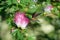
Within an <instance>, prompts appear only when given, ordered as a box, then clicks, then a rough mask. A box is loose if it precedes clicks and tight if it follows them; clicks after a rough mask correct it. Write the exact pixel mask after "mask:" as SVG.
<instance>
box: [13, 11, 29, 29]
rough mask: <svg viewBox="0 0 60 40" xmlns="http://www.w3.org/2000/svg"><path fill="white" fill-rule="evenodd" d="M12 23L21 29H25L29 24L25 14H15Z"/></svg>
mask: <svg viewBox="0 0 60 40" xmlns="http://www.w3.org/2000/svg"><path fill="white" fill-rule="evenodd" d="M14 22H15V24H16V25H17V26H18V27H21V29H25V28H26V26H27V25H28V23H29V19H28V18H27V17H26V15H25V13H22V12H16V14H15V17H14Z"/></svg>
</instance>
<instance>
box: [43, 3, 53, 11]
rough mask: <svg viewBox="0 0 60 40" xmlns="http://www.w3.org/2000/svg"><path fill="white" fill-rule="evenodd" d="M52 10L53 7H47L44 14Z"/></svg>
mask: <svg viewBox="0 0 60 40" xmlns="http://www.w3.org/2000/svg"><path fill="white" fill-rule="evenodd" d="M52 9H53V6H52V5H50V4H49V5H47V6H46V7H45V9H44V11H45V12H51V10H52Z"/></svg>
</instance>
